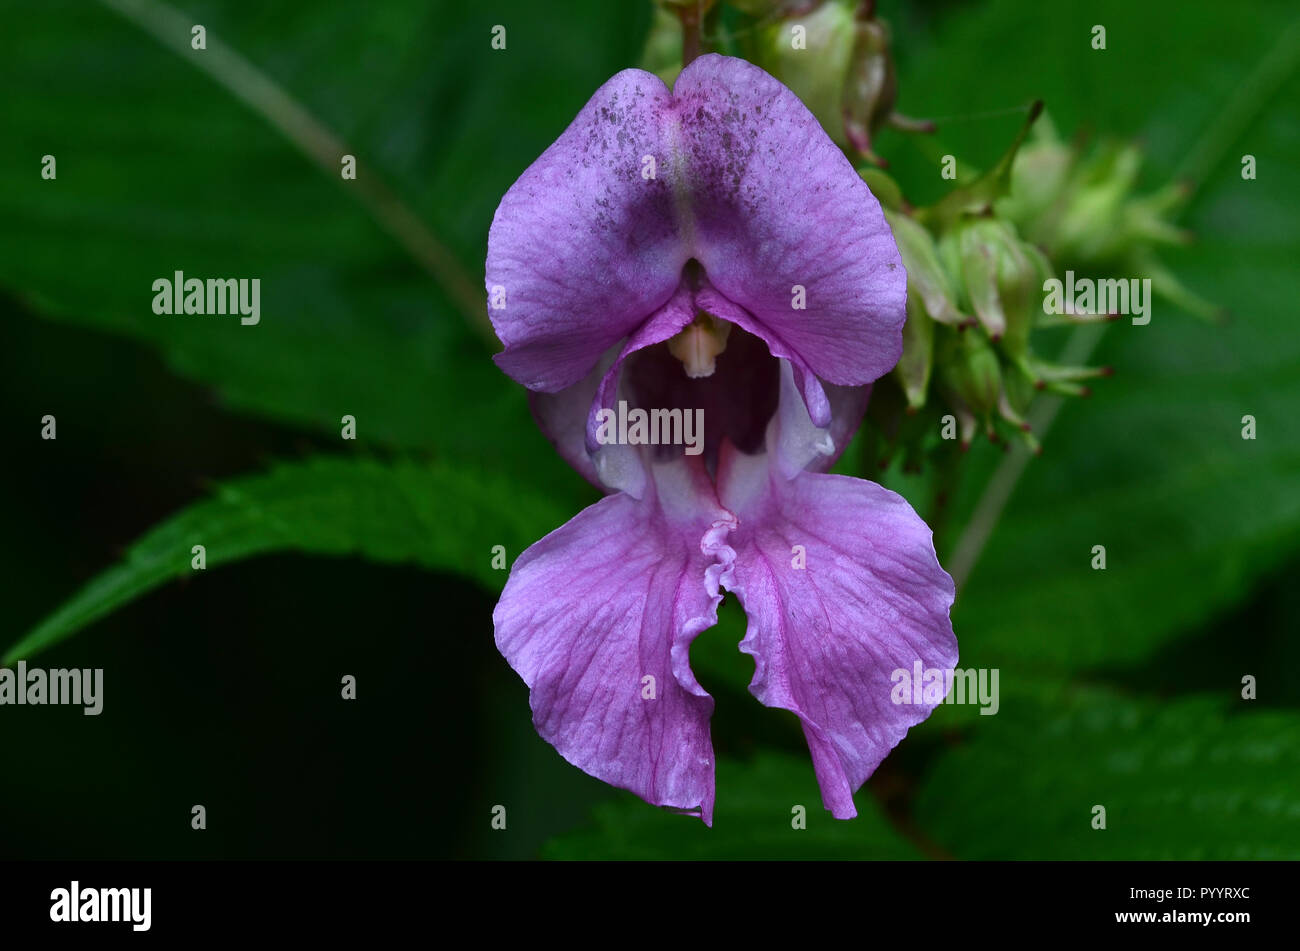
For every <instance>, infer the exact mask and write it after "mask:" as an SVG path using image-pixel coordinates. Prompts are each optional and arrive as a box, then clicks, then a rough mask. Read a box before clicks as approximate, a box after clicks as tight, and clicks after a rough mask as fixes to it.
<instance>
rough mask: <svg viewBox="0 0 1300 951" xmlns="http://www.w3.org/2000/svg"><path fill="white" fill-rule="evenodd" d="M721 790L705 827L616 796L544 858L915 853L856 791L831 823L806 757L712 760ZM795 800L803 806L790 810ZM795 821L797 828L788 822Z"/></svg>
mask: <svg viewBox="0 0 1300 951" xmlns="http://www.w3.org/2000/svg"><path fill="white" fill-rule="evenodd" d="M718 789H719V792H720V793H721V794H720V795H719V797H718V801H717V806H716V809H715V812H714V817H713V823H714V824H713V828H711V829H710V828H707V827H705V825H704V824H703V823H702V822H699V821H698V820H696V821H683V819H682V817H681V816H675V815H672V814H671V813H668V812H666V811H664V810H660V809H647V808H646V805H645V803H644V802H642V801H641V800H640V799H638V798H636V797H635V796H630V795H621V796H619V797H618V798H617V799H615V800H613V801H611V802H607V803H602V804H601V805H599V806H597V807H596V808H595V809H594V810H593V815H592V819H593V822H592V824H591V825H590V826H588V827H584V828H581V829H578V830H575V831H574V832H573V833H571V834H569V835H566V836H563V837H560V838H557V839H553V840H552V841H551V842H550V843H548V845H547V846H546V847H545V848H544V849H543V851H542V857H543V858H552V859H638V860H654V859H784V860H792V859H919V858H922V857H923V856H922V855H921V853H920V852H918V851H917V849H916V848H915V846H913V845H911V844H910V843H909V842H908V841H907V840H906V839H904V838H903V837H902V836H901V835H899V833H898V832H897V831H895V830H894V828H893V827H892V826H891V825H890V824H889V821H888V820H887V819H886V818H885V816H884V814H883V813H882V812H881V811H880V807H879V806H877V805H876V803H875V801H874V800H872V799H871V798H870V797H863V802H862V803H861V804H860V805H859V813H858V817H857V818H856V819H855V820H853V821H852V822H849V823H842V822H838V821H836V820H835V819H832V818H831V817H830V815H829V814H828V813H827V812H826V811H825V810H824V809H823V808H822V804H821V793H820V792H819V791H818V789H817V780H816V778H815V777H814V776H813V770H812V763H811V762H810V761H809V760H808V758H807V757H800V756H791V755H789V754H778V753H761V754H759V755H758V756H757V757H755V759H754V760H753V761H752V762H735V761H732V760H726V759H720V760H719V761H718ZM799 806H802V807H803V812H802V813H799V812H797V811H796V807H799ZM796 825H798V826H800V827H799V828H796Z"/></svg>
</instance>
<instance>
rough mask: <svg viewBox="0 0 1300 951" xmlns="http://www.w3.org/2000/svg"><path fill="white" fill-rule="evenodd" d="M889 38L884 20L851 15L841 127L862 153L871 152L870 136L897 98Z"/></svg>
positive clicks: (889, 113) (869, 154) (866, 154)
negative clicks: (848, 55) (851, 25)
mask: <svg viewBox="0 0 1300 951" xmlns="http://www.w3.org/2000/svg"><path fill="white" fill-rule="evenodd" d="M889 41H890V37H889V26H888V25H887V24H886V23H885V22H884V21H883V20H877V19H875V18H874V17H855V18H854V21H853V53H852V56H851V58H850V65H849V70H848V73H847V75H846V76H845V79H844V93H843V103H844V130H845V135H846V136H847V138H848V140H849V142H850V143H851V144H852V145H853V147H854V148H855V149H857V150H858V151H859V152H861V153H862V154H863V155H864V156H872V151H871V137H872V136H873V135H874V134H875V133H876V130H877V129H879V128H880V126H881V125H882V124H884V122H885V121H886V120H887V119H889V117H890V116H891V115H892V114H893V112H894V102H895V101H896V100H897V99H898V77H897V75H896V73H895V71H894V58H893V56H892V55H891V53H890V51H889Z"/></svg>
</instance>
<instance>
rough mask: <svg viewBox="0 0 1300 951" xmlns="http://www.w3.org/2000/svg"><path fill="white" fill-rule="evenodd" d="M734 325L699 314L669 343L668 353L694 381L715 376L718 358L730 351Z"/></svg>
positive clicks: (701, 312) (709, 315)
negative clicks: (730, 337) (730, 338)
mask: <svg viewBox="0 0 1300 951" xmlns="http://www.w3.org/2000/svg"><path fill="white" fill-rule="evenodd" d="M729 333H731V324H729V323H727V322H726V321H725V320H719V319H718V318H717V317H714V316H713V315H712V314H706V313H704V311H700V312H699V313H698V314H696V315H695V319H694V320H692V321H691V322H690V323H689V324H687V325H686V326H685V327H684V328H683V329H682V330H681V331H680V332H678V333H677V335H676V336H674V337H673V338H672V339H671V340H669V341H668V352H669V353H671V354H672V355H673V356H674V357H676V358H677V359H678V360H680V361H682V366H683V367H685V368H686V375H687V376H689V377H690V378H691V379H692V380H698V379H701V378H703V377H708V376H713V371H714V370H715V369H717V358H718V355H719V354H720V353H722V352H723V351H724V350H726V349H727V335H728V334H729Z"/></svg>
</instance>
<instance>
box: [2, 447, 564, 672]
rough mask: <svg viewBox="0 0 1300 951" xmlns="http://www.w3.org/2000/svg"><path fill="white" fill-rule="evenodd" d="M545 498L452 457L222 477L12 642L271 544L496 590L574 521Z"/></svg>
mask: <svg viewBox="0 0 1300 951" xmlns="http://www.w3.org/2000/svg"><path fill="white" fill-rule="evenodd" d="M564 518H565V515H564V513H563V511H562V510H561V509H560V508H559V506H557V505H556V504H555V503H553V502H551V501H549V500H548V499H547V498H545V497H543V496H539V495H535V494H532V493H530V492H529V491H528V490H527V489H526V488H523V487H521V486H520V485H518V484H517V483H515V482H514V481H513V480H511V479H509V478H506V477H503V476H497V475H489V474H484V473H478V472H467V471H463V470H459V469H454V468H450V467H448V466H445V465H424V464H418V463H413V462H396V463H391V464H390V463H382V462H378V461H373V460H364V459H363V460H350V459H337V458H324V457H321V458H315V459H310V460H308V461H306V462H302V463H294V464H282V465H279V466H277V467H276V468H275V469H273V470H272V471H270V472H269V473H267V474H265V475H259V476H253V477H251V478H244V479H238V480H235V481H232V482H228V483H225V484H223V485H221V486H218V487H217V489H216V490H215V492H214V493H213V496H212V498H210V499H207V500H205V501H202V502H199V503H197V504H195V505H193V506H191V507H190V508H187V509H185V510H184V511H182V512H180V513H179V514H177V515H175V516H173V517H172V518H170V519H168V520H167V521H165V522H163V523H162V524H160V525H159V526H157V527H156V528H154V529H153V530H152V531H150V532H149V533H148V534H146V535H145V536H144V537H142V538H141V539H140V540H139V541H137V542H136V543H135V544H134V545H132V546H131V548H130V549H129V550H128V551H127V553H126V556H125V558H124V559H123V561H122V563H121V564H119V565H117V566H115V567H113V568H110V569H109V570H107V571H105V572H104V573H103V574H101V575H99V576H98V577H96V578H94V579H93V580H92V581H91V582H90V583H89V584H87V585H86V586H85V587H84V588H82V589H81V591H79V592H78V593H77V594H75V595H74V596H73V597H72V598H71V599H70V600H68V601H67V602H66V603H65V604H64V605H63V606H62V607H60V608H59V609H58V610H57V611H55V612H54V613H53V614H51V615H50V616H49V617H47V618H46V619H45V620H44V621H42V622H41V623H40V624H38V625H37V626H36V627H35V628H34V629H33V630H31V631H30V632H28V634H27V635H26V636H25V637H23V638H22V639H21V640H20V641H19V642H18V643H17V644H15V645H14V646H13V647H11V648H10V649H9V650H8V651H7V653H6V654H5V655H4V658H3V663H4V664H11V663H13V662H14V661H17V660H19V659H23V658H29V657H31V656H32V655H33V654H35V653H37V652H38V651H41V650H44V649H46V648H49V647H51V646H53V645H54V644H57V643H59V642H60V641H62V640H64V639H66V638H68V637H71V636H72V635H73V634H75V633H76V632H77V631H79V630H81V629H82V628H84V627H85V626H86V625H88V624H90V623H92V622H93V621H95V620H96V619H97V618H100V617H103V616H104V615H106V614H108V613H110V612H112V611H114V610H116V609H117V608H119V607H121V606H123V605H124V604H127V603H128V602H130V601H132V600H134V599H135V598H138V597H140V596H141V595H142V594H144V593H145V592H147V591H150V590H152V589H154V588H157V587H158V586H160V585H162V584H165V583H166V582H168V581H171V580H174V579H177V578H181V577H185V576H193V575H197V574H200V573H201V572H200V571H198V570H196V569H195V568H194V567H193V561H192V559H193V558H194V553H193V547H194V546H195V545H202V546H203V548H204V556H205V561H206V567H205V569H203V570H213V569H216V568H219V567H221V566H222V565H225V564H230V563H232V562H235V561H238V560H241V559H245V558H251V557H254V556H256V555H262V554H266V553H268V552H273V551H286V552H303V553H307V554H313V555H334V556H341V555H359V556H361V557H364V558H369V559H371V560H374V561H379V562H393V563H400V562H407V563H411V564H416V565H420V566H422V567H425V568H430V569H433V570H437V571H449V572H453V573H455V574H459V575H464V576H465V577H467V578H471V579H473V580H475V581H477V582H479V583H480V584H483V585H485V586H487V587H489V588H496V587H499V586H500V585H502V584H503V583H504V582H505V578H506V571H504V570H498V569H494V568H493V567H492V561H493V550H492V549H493V546H496V545H502V546H504V548H505V557H506V559H507V560H506V564H507V565H508V564H509V563H510V562H511V561H513V560H514V558H515V557H517V556H518V555H519V553H520V552H521V551H522V550H523V549H524V548H526V547H527V546H528V545H530V544H532V543H533V542H534V541H536V540H537V539H538V538H540V537H541V536H542V535H544V534H545V533H546V532H548V531H550V530H551V529H553V528H555V527H556V526H558V525H559V524H560V523H561V522H563V521H564Z"/></svg>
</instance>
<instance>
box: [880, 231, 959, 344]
mask: <svg viewBox="0 0 1300 951" xmlns="http://www.w3.org/2000/svg"><path fill="white" fill-rule="evenodd" d="M885 220H886V221H888V222H889V227H890V230H892V231H893V232H894V241H895V242H896V243H897V244H898V251H899V254H901V255H902V258H903V267H904V268H905V269H906V270H907V293H908V298H909V300H910V299H911V298H914V297H920V299H921V300H922V301H923V302H924V304H925V309H926V311H927V312H928V314H929V316H930V317H931V318H932V319H934V320H937V321H939V323H941V324H948V325H950V326H954V327H956V326H960V325H964V324H969V323H971V322H972V321H971V319H970V318H969V317H967V316H966V315H965V314H963V313H961V311H959V310H958V309H957V305H956V303H955V302H954V299H955V297H956V294H955V293H954V292H953V287H952V281H951V280H950V279H949V277H948V272H947V270H945V268H944V266H943V265H942V264H941V263H940V262H939V252H938V250H937V249H936V247H935V243H934V238H932V237H931V236H930V232H929V231H927V230H926V228H925V226H924V225H922V224H920V223H919V222H917V221H916V220H914V219H913V218H911V217H909V216H908V215H905V214H903V213H902V212H899V211H890V210H888V209H886V210H885Z"/></svg>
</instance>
